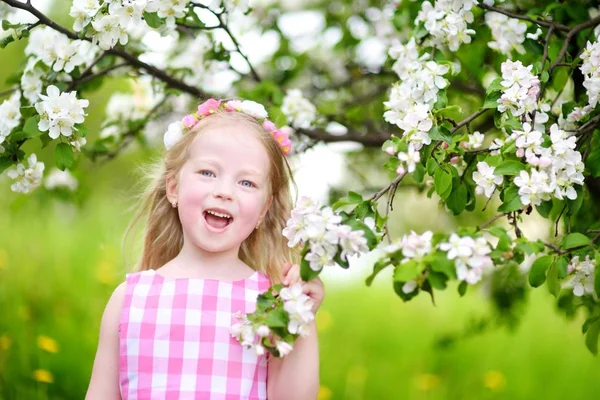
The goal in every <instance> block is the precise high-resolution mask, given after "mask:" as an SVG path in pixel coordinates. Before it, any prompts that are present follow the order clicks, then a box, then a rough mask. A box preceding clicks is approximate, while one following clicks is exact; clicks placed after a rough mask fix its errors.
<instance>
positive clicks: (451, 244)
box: [438, 233, 494, 285]
mask: <svg viewBox="0 0 600 400" xmlns="http://www.w3.org/2000/svg"><path fill="white" fill-rule="evenodd" d="M438 247H439V249H440V250H442V251H445V252H447V257H448V259H449V260H454V264H455V267H456V276H457V278H458V280H459V281H465V282H467V283H468V284H471V285H474V284H475V283H477V282H479V281H480V280H481V278H482V276H483V273H484V272H485V271H486V270H488V269H489V268H491V267H493V266H494V264H493V262H492V259H491V258H490V256H489V254H490V253H491V252H492V249H491V248H490V246H489V244H488V242H487V240H486V239H485V238H483V237H478V238H472V237H470V236H463V237H460V236H458V235H457V234H455V233H453V234H452V235H451V236H450V239H449V240H448V242H444V243H440V244H439V245H438Z"/></svg>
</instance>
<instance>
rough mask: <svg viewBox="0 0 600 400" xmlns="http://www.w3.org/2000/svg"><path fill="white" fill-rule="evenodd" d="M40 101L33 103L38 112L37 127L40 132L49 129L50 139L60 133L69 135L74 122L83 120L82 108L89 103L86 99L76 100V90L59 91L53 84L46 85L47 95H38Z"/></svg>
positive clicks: (78, 122)
mask: <svg viewBox="0 0 600 400" xmlns="http://www.w3.org/2000/svg"><path fill="white" fill-rule="evenodd" d="M39 97H40V99H41V101H40V102H39V103H36V104H35V109H36V111H37V112H38V114H40V122H39V123H38V129H39V130H40V131H42V132H45V131H49V132H48V135H49V136H50V137H51V138H52V139H57V138H58V137H59V136H60V135H63V136H67V137H69V136H71V135H72V134H73V129H74V125H75V124H80V123H82V122H83V121H84V116H85V115H86V114H84V112H83V109H84V108H85V107H87V106H88V105H89V101H88V100H85V99H83V100H78V99H77V95H76V92H68V93H67V92H65V93H60V90H59V89H58V88H57V87H56V86H54V85H51V86H48V89H47V95H42V94H40V95H39Z"/></svg>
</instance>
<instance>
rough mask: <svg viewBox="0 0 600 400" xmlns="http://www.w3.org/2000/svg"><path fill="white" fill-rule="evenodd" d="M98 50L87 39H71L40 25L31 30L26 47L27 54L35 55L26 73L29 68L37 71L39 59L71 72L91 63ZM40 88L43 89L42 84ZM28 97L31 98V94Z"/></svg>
mask: <svg viewBox="0 0 600 400" xmlns="http://www.w3.org/2000/svg"><path fill="white" fill-rule="evenodd" d="M96 52H97V49H96V47H95V46H94V45H92V44H91V43H90V42H88V41H87V40H71V39H69V38H68V37H67V36H66V35H64V34H62V33H60V32H58V31H56V30H54V29H52V28H50V27H49V26H44V27H39V28H36V29H34V30H33V31H32V32H31V36H30V37H29V41H28V43H27V47H26V48H25V54H26V55H28V56H34V60H35V61H32V62H31V63H30V64H28V68H26V73H27V70H29V71H35V68H34V66H35V63H36V62H37V61H38V60H41V61H42V62H43V63H44V64H46V65H47V66H48V67H51V68H52V70H54V71H55V72H61V71H64V72H66V73H71V72H72V71H73V70H74V69H75V67H82V66H85V65H88V64H90V63H91V62H92V60H93V59H94V57H95V56H96ZM39 88H40V90H41V85H40V86H39ZM26 92H27V91H26ZM38 93H39V92H38ZM26 97H27V98H28V99H30V97H29V96H26ZM34 100H35V99H34ZM30 101H31V99H30ZM31 102H33V101H31Z"/></svg>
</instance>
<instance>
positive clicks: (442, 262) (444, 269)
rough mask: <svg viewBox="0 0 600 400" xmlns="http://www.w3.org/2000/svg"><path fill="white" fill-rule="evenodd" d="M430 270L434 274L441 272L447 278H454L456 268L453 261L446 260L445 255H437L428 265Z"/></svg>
mask: <svg viewBox="0 0 600 400" xmlns="http://www.w3.org/2000/svg"><path fill="white" fill-rule="evenodd" d="M429 265H430V267H431V269H432V270H433V271H435V272H441V273H443V274H445V275H446V276H447V277H448V278H456V268H455V267H454V261H452V260H448V257H446V254H445V253H437V254H436V255H435V257H433V259H432V260H431V262H430V263H429Z"/></svg>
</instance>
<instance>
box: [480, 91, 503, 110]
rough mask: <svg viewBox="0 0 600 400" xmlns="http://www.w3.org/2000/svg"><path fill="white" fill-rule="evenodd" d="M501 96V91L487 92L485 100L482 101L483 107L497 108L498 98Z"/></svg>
mask: <svg viewBox="0 0 600 400" xmlns="http://www.w3.org/2000/svg"><path fill="white" fill-rule="evenodd" d="M501 96H502V93H501V92H493V93H489V94H488V95H486V96H485V102H484V103H483V108H493V109H496V108H498V99H499V98H500V97H501Z"/></svg>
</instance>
